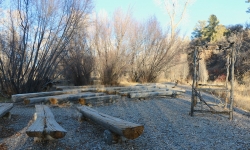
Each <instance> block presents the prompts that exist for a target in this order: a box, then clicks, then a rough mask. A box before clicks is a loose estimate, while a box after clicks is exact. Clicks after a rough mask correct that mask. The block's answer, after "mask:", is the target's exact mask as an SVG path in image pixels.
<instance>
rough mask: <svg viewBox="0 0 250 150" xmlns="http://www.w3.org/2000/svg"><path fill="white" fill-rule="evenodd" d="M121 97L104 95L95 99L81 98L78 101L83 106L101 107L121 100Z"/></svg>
mask: <svg viewBox="0 0 250 150" xmlns="http://www.w3.org/2000/svg"><path fill="white" fill-rule="evenodd" d="M119 98H120V96H119V95H104V96H95V97H85V98H79V99H78V101H79V103H80V104H81V105H101V104H104V103H113V102H114V101H115V100H116V99H119Z"/></svg>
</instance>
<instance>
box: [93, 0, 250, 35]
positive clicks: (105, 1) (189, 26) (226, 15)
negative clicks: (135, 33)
mask: <svg viewBox="0 0 250 150" xmlns="http://www.w3.org/2000/svg"><path fill="white" fill-rule="evenodd" d="M182 1H183V0H182ZM94 3H95V11H96V12H100V11H106V12H107V13H108V15H110V16H112V14H113V12H114V10H115V9H117V8H121V9H122V10H124V11H127V10H128V8H129V7H131V8H132V10H133V11H132V12H133V16H134V17H135V18H136V19H137V20H140V21H145V20H147V19H148V18H149V17H151V16H153V15H154V16H156V18H157V19H158V21H160V22H161V24H162V27H163V28H164V27H166V28H167V24H168V23H169V17H168V16H167V14H166V13H165V12H164V11H163V9H161V8H160V7H159V5H157V4H156V3H155V0H95V1H94ZM248 6H250V4H247V3H245V0H195V2H193V4H192V5H191V6H189V7H188V11H187V14H188V16H187V19H186V20H185V21H184V22H183V23H182V24H181V26H180V27H181V32H182V33H183V34H184V33H186V35H187V36H189V37H190V36H191V32H192V31H193V28H194V27H195V24H196V23H197V22H198V20H208V18H209V16H210V15H211V14H215V15H216V16H217V18H218V19H219V20H220V24H223V25H226V26H227V25H234V24H245V23H246V22H250V14H247V13H246V10H247V8H248Z"/></svg>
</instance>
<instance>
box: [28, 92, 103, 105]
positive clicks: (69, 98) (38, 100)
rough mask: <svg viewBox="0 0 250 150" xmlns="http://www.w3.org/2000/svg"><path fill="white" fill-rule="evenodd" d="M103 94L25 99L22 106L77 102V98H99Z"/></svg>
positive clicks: (78, 94) (87, 93) (88, 93)
mask: <svg viewBox="0 0 250 150" xmlns="http://www.w3.org/2000/svg"><path fill="white" fill-rule="evenodd" d="M100 95H104V93H90V92H86V93H77V94H64V95H55V96H45V97H34V98H26V99H25V100H24V104H26V105H27V104H35V103H42V102H43V103H48V102H50V103H52V104H55V103H57V102H59V101H78V99H79V98H85V97H91V96H100Z"/></svg>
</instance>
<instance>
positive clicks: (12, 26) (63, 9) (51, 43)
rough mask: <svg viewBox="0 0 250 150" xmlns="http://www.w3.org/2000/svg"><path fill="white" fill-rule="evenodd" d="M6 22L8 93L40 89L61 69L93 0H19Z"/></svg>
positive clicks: (3, 63) (0, 62)
mask: <svg viewBox="0 0 250 150" xmlns="http://www.w3.org/2000/svg"><path fill="white" fill-rule="evenodd" d="M15 2H17V3H14V4H13V5H12V8H11V9H10V11H9V16H8V17H7V19H9V20H10V22H8V21H7V22H6V24H4V25H3V28H4V31H5V33H6V34H5V35H2V36H1V41H2V42H1V48H2V53H3V56H4V57H6V58H7V59H5V60H4V59H3V58H0V73H1V76H0V78H1V81H2V82H1V85H2V87H4V90H5V91H6V92H7V94H14V93H25V92H35V91H40V90H42V89H43V87H44V86H45V85H46V84H47V83H48V82H51V80H53V79H54V78H55V77H56V76H57V75H58V73H57V72H56V70H57V67H58V64H59V63H60V62H61V60H62V58H63V57H64V56H65V55H66V54H67V52H66V50H65V49H66V47H67V45H68V44H69V42H70V40H71V39H72V37H73V33H74V31H75V30H76V29H77V28H78V25H79V22H80V20H81V18H82V17H83V16H84V15H86V14H88V13H89V12H90V11H91V8H92V6H91V0H83V1H81V0H71V1H66V0H65V1H61V0H50V1H44V0H37V1H34V0H18V1H15Z"/></svg>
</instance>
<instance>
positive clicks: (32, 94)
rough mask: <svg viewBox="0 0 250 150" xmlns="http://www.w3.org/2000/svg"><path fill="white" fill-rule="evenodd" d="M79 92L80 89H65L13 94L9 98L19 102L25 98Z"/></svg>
mask: <svg viewBox="0 0 250 150" xmlns="http://www.w3.org/2000/svg"><path fill="white" fill-rule="evenodd" d="M80 92H81V90H65V91H51V92H38V93H24V94H15V95H12V96H11V100H12V101H13V102H20V101H23V100H24V99H26V98H34V97H45V96H53V95H62V94H76V93H80Z"/></svg>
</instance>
